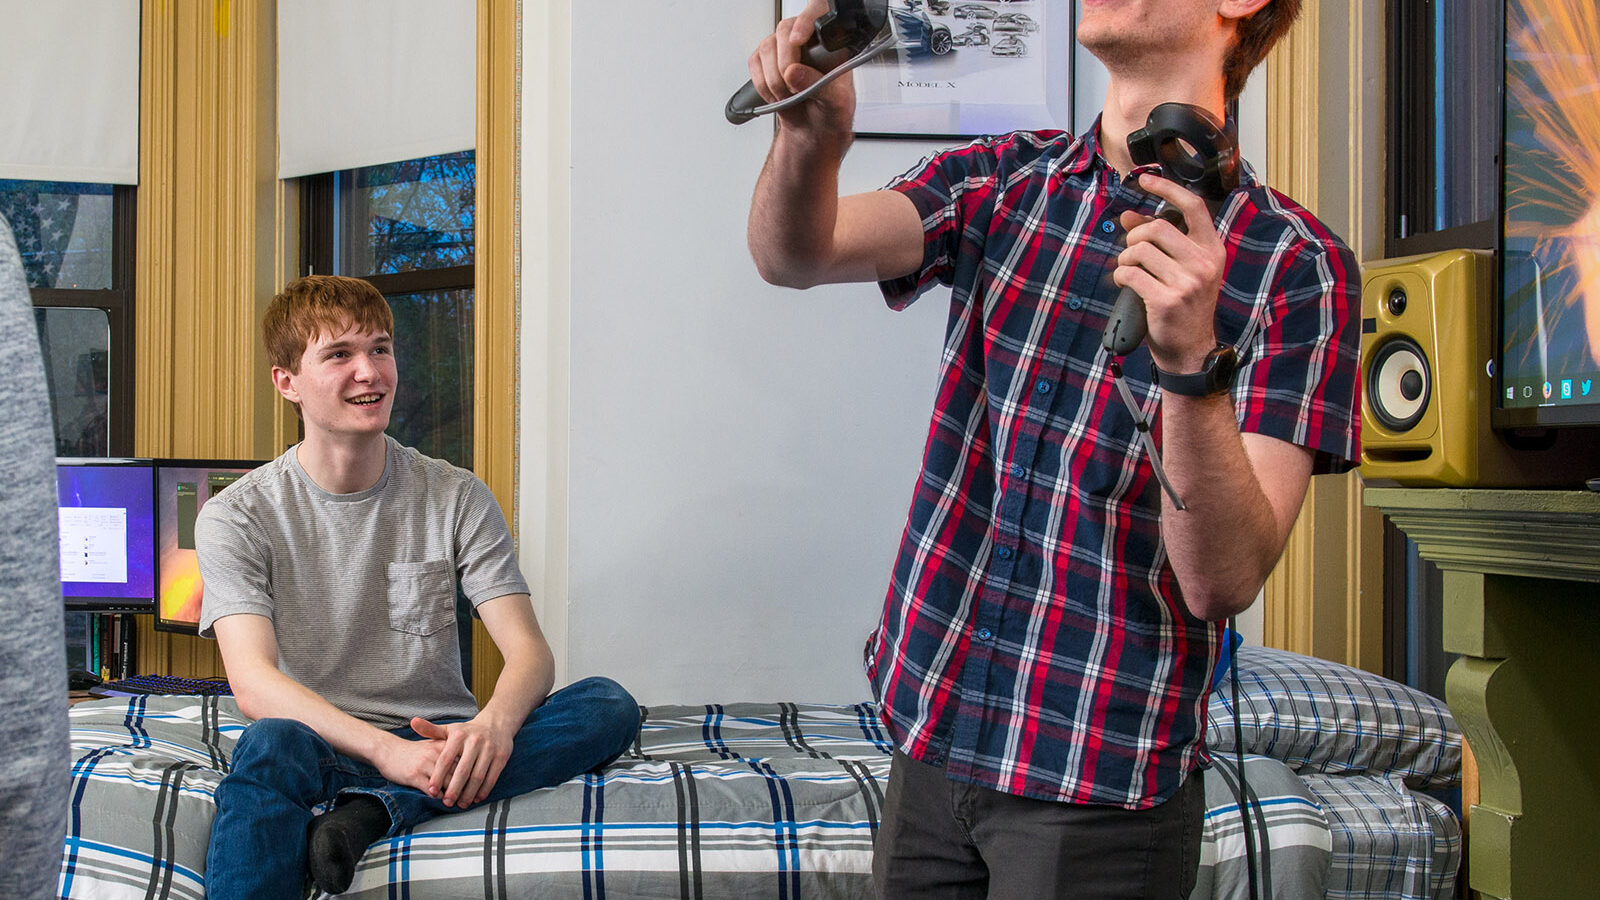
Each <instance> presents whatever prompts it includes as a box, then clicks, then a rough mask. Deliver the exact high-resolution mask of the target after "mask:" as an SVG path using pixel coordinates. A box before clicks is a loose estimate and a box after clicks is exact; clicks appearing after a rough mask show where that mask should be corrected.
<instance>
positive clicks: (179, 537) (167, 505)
mask: <svg viewBox="0 0 1600 900" xmlns="http://www.w3.org/2000/svg"><path fill="white" fill-rule="evenodd" d="M258 465H260V463H257V462H250V461H240V460H232V461H223V460H158V461H157V465H156V477H155V481H156V505H157V511H158V513H159V515H158V518H159V521H160V523H161V535H160V541H161V543H160V551H159V553H160V556H159V558H160V563H161V564H160V572H161V590H160V593H159V594H158V596H157V602H156V627H157V628H159V629H161V630H163V631H177V632H183V633H187V634H194V633H196V632H197V631H198V629H199V625H200V602H201V599H202V598H203V597H204V594H205V585H204V584H203V583H202V582H201V580H200V560H199V556H198V555H197V554H196V553H195V542H194V523H195V518H196V517H197V516H198V515H199V514H200V510H201V509H203V508H204V507H205V505H206V503H207V502H209V501H210V500H211V498H212V497H215V496H216V495H217V494H218V493H219V492H220V491H222V489H223V488H225V487H227V486H228V485H230V484H233V483H234V482H235V481H238V480H239V479H240V478H241V477H242V476H243V475H244V474H245V473H246V472H249V471H250V470H251V469H253V468H255V467H256V466H258Z"/></svg>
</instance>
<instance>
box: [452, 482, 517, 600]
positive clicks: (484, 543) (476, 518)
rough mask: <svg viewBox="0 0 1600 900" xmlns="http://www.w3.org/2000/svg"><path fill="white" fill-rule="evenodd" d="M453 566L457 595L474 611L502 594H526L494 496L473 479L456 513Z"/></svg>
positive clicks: (508, 533) (468, 483) (487, 487)
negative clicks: (456, 574) (458, 581)
mask: <svg viewBox="0 0 1600 900" xmlns="http://www.w3.org/2000/svg"><path fill="white" fill-rule="evenodd" d="M456 564H457V567H458V569H459V575H460V579H461V592H462V593H463V594H465V595H466V598H467V600H468V601H470V602H471V603H472V605H473V606H474V607H476V606H477V605H478V604H480V603H483V602H484V601H486V600H493V599H494V598H496V597H503V596H505V595H506V594H526V593H529V590H528V582H527V580H526V579H524V578H523V577H522V570H521V568H520V567H519V566H518V565H517V555H516V548H515V546H514V544H513V543H512V540H511V529H510V528H508V527H507V526H506V517H505V515H504V514H503V513H501V511H500V504H499V503H498V502H496V500H495V498H494V492H493V491H491V490H489V486H488V485H486V484H484V483H483V481H482V480H481V479H479V478H477V477H476V476H471V477H469V479H468V480H467V482H466V490H465V492H464V494H463V497H462V502H461V506H460V508H459V509H458V512H457V519H456Z"/></svg>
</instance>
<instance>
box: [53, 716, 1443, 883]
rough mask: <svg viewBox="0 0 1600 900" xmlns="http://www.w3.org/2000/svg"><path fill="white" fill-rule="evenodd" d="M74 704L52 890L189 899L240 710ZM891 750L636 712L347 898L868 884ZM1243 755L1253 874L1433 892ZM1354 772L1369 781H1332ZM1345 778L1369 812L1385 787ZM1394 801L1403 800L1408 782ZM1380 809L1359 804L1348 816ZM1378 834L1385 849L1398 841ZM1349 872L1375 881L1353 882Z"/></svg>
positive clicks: (1237, 860) (1223, 844)
mask: <svg viewBox="0 0 1600 900" xmlns="http://www.w3.org/2000/svg"><path fill="white" fill-rule="evenodd" d="M71 718H72V745H73V755H74V762H73V767H72V775H73V780H72V797H73V804H72V814H71V820H70V822H69V830H68V835H67V840H66V843H65V845H64V846H63V851H62V852H63V855H62V868H61V876H60V882H59V884H60V895H61V896H62V897H75V898H76V897H83V898H88V897H94V898H118V897H139V898H166V897H171V898H196V900H198V898H201V897H202V896H203V891H202V873H203V871H204V866H205V851H206V841H207V837H208V835H209V832H210V825H211V818H212V812H213V807H212V795H213V792H214V790H215V789H216V786H217V783H218V782H219V781H220V780H221V778H222V776H223V775H224V774H225V772H226V770H227V762H228V759H229V757H230V754H231V751H232V746H233V742H234V740H235V739H236V738H237V737H238V735H239V733H240V732H241V731H242V730H243V728H244V726H245V724H246V720H245V719H244V718H243V717H242V716H240V714H239V712H238V708H237V707H236V706H235V705H234V703H233V701H232V700H231V699H230V698H212V697H207V698H200V697H138V698H133V699H106V700H100V701H93V702H88V703H81V704H79V705H77V706H75V707H74V708H73V709H72V713H71ZM889 753H890V745H889V743H888V739H887V735H886V734H885V733H884V732H883V730H882V728H881V727H880V726H879V723H878V720H877V718H876V717H875V715H874V714H873V712H872V708H871V707H870V706H868V705H865V704H858V705H854V706H823V705H812V704H799V703H739V704H727V705H709V706H698V707H687V706H674V707H659V708H654V709H649V710H647V711H646V716H645V720H644V724H643V726H642V728H641V730H640V734H639V739H638V741H637V743H636V744H635V745H634V747H633V748H632V749H631V750H630V751H629V753H628V754H626V755H625V756H624V757H623V758H622V759H621V760H619V761H618V762H617V763H615V764H613V765H612V766H610V767H608V768H607V769H605V770H604V771H603V772H601V773H599V774H596V775H589V776H585V777H583V778H580V779H574V780H573V781H569V782H567V783H565V784H562V785H558V786H555V787H551V788H546V789H544V790H540V791H535V792H533V793H531V794H527V795H524V796H522V797H518V798H515V799H513V800H509V801H505V802H500V803H494V804H488V805H485V806H482V807H479V808H477V809H473V810H468V811H465V812H460V813H454V814H451V815H448V816H441V817H439V818H437V819H434V820H432V821H430V822H428V823H426V824H424V825H422V826H420V827H418V828H416V829H414V830H412V831H410V832H408V833H406V834H402V835H400V836H398V837H395V838H392V839H388V840H384V841H380V842H379V843H377V844H375V845H373V847H372V848H371V849H370V850H368V852H367V854H366V856H365V857H364V858H363V859H362V861H361V865H360V868H359V870H358V872H357V874H356V880H355V883H354V884H353V885H352V887H351V892H350V894H348V895H347V896H355V897H364V898H379V897H391V896H396V897H398V896H406V897H413V898H428V897H464V896H471V897H485V898H498V897H508V898H509V897H528V896H540V897H582V898H604V897H615V898H638V897H649V898H702V897H704V898H724V897H726V898H763V897H772V898H783V900H806V898H855V897H871V896H872V885H871V879H870V874H869V873H870V871H871V860H872V840H873V837H874V834H875V833H876V831H877V827H878V815H879V810H880V809H881V807H882V801H883V786H884V784H885V783H886V782H887V778H888V770H889ZM1246 767H1247V768H1246V772H1247V775H1248V779H1249V787H1250V789H1251V792H1252V794H1254V797H1255V804H1254V805H1255V806H1256V807H1258V808H1259V809H1260V810H1261V814H1262V818H1264V820H1265V825H1266V827H1265V829H1264V830H1263V829H1259V828H1258V830H1257V831H1256V832H1255V837H1256V846H1257V847H1258V848H1260V847H1269V848H1270V854H1269V855H1266V857H1265V858H1266V859H1267V860H1268V863H1267V871H1266V872H1265V873H1264V874H1265V875H1266V877H1269V878H1270V879H1271V880H1272V883H1273V884H1274V885H1276V890H1277V891H1278V895H1280V896H1305V895H1306V894H1305V893H1303V891H1305V890H1311V891H1314V892H1315V891H1317V889H1318V886H1320V885H1323V884H1328V885H1329V886H1330V887H1331V886H1332V885H1334V884H1338V885H1339V886H1340V892H1339V893H1338V894H1337V896H1338V897H1340V898H1345V897H1357V896H1361V897H1395V898H1410V897H1419V898H1420V897H1426V896H1437V895H1435V894H1432V893H1431V892H1428V893H1413V892H1408V891H1407V890H1394V889H1393V888H1394V886H1395V885H1397V884H1403V885H1415V884H1419V883H1420V884H1421V885H1423V886H1424V887H1427V886H1430V885H1431V883H1430V880H1429V876H1428V872H1427V871H1424V872H1423V873H1422V875H1421V880H1420V882H1419V881H1418V877H1417V876H1418V873H1417V871H1416V870H1417V868H1418V860H1419V859H1425V860H1433V859H1434V857H1435V854H1436V847H1435V840H1436V838H1435V836H1434V835H1432V834H1429V833H1425V831H1426V830H1425V829H1415V828H1413V829H1410V830H1407V831H1405V832H1403V833H1401V834H1400V837H1401V839H1403V840H1404V841H1406V842H1407V843H1404V844H1402V845H1401V846H1400V860H1399V864H1400V865H1401V866H1402V867H1404V866H1407V865H1409V866H1410V867H1411V868H1410V869H1409V870H1405V869H1404V868H1402V871H1401V874H1400V877H1391V876H1390V875H1386V874H1384V872H1381V871H1380V872H1378V873H1376V874H1374V873H1371V872H1367V871H1365V870H1366V869H1369V868H1373V867H1378V868H1380V869H1384V870H1385V871H1387V869H1388V867H1390V866H1391V865H1392V864H1393V861H1392V860H1391V859H1389V858H1386V857H1385V858H1374V859H1371V860H1360V859H1356V858H1354V857H1355V856H1357V855H1359V853H1360V851H1359V850H1352V849H1351V848H1352V847H1353V846H1354V845H1353V844H1351V843H1350V842H1349V841H1348V840H1344V841H1343V842H1341V839H1339V838H1336V837H1335V836H1334V835H1333V834H1331V833H1330V830H1329V822H1330V821H1334V820H1336V818H1337V817H1336V816H1333V815H1325V814H1324V812H1323V809H1322V804H1321V803H1319V802H1318V799H1316V798H1315V797H1314V796H1313V795H1312V794H1311V793H1310V792H1309V791H1307V790H1306V788H1305V785H1304V783H1303V782H1300V781H1299V780H1298V779H1297V778H1295V776H1293V774H1292V773H1291V772H1289V770H1288V769H1287V768H1286V767H1283V766H1282V764H1281V763H1279V762H1278V761H1276V760H1272V759H1268V758H1266V757H1246ZM1234 769H1235V767H1233V766H1231V760H1230V761H1229V764H1223V763H1219V765H1218V766H1217V768H1215V769H1212V770H1210V771H1208V772H1207V773H1206V799H1207V806H1208V813H1207V825H1206V831H1205V845H1204V846H1203V847H1202V872H1201V876H1202V877H1201V889H1198V890H1197V892H1196V895H1195V896H1196V897H1231V896H1245V894H1244V883H1243V880H1242V879H1243V872H1244V868H1245V867H1244V841H1243V828H1242V819H1241V818H1240V816H1239V811H1238V810H1239V803H1238V795H1237V794H1236V793H1235V790H1234V785H1235V781H1236V779H1235V778H1234V777H1233V776H1232V774H1231V773H1233V772H1234ZM1277 769H1281V770H1282V772H1281V773H1278V774H1274V773H1275V772H1277ZM1353 778H1367V776H1352V777H1350V778H1330V779H1327V780H1329V781H1335V782H1338V783H1340V784H1341V785H1346V784H1348V783H1349V782H1350V781H1351V780H1352V779H1353ZM1368 780H1371V781H1374V782H1382V784H1383V786H1384V790H1385V791H1387V792H1388V793H1391V794H1392V793H1393V792H1394V791H1395V788H1394V786H1393V785H1390V784H1389V783H1388V782H1384V781H1383V779H1377V778H1369V779H1368ZM1351 790H1353V791H1354V793H1352V794H1350V796H1352V797H1359V798H1360V802H1361V803H1362V804H1363V805H1364V806H1370V805H1371V804H1373V803H1380V802H1381V801H1382V797H1381V796H1380V794H1382V793H1384V791H1378V790H1376V788H1371V787H1369V788H1364V789H1354V788H1352V789H1351ZM1399 790H1402V791H1403V790H1404V787H1403V785H1402V786H1400V788H1399ZM1324 793H1325V795H1326V796H1327V797H1329V798H1334V797H1335V793H1336V792H1335V791H1333V790H1331V789H1328V790H1326V791H1325V792H1324ZM1408 802H1410V803H1411V808H1410V809H1409V812H1408V814H1414V812H1415V806H1416V801H1415V799H1414V796H1413V798H1412V799H1410V800H1409V801H1408ZM1382 815H1383V813H1382V810H1381V809H1379V808H1373V809H1366V810H1364V811H1363V813H1362V816H1363V819H1362V821H1363V823H1364V824H1363V827H1364V828H1367V829H1369V830H1370V829H1372V828H1373V825H1372V823H1374V822H1377V821H1380V820H1381V818H1382ZM1408 821H1409V820H1408ZM1450 821H1451V822H1453V820H1450ZM1368 840H1371V838H1370V837H1369V838H1368ZM1455 840H1456V843H1455V845H1454V846H1455V851H1456V853H1457V857H1459V837H1456V838H1455ZM1382 841H1384V842H1385V843H1387V845H1388V846H1390V847H1394V846H1396V839H1395V837H1394V836H1393V835H1384V836H1383V837H1382ZM1374 843H1376V842H1375V841H1374ZM1331 847H1343V848H1345V849H1346V858H1345V860H1344V864H1345V865H1347V866H1352V867H1354V869H1356V870H1360V871H1352V872H1346V873H1342V874H1341V873H1340V872H1339V871H1337V870H1336V871H1334V872H1331V873H1330V871H1329V868H1328V865H1329V862H1328V861H1329V849H1330V848H1331ZM1335 863H1336V865H1337V864H1338V863H1339V859H1338V857H1337V856H1335ZM1363 864H1364V865H1363ZM1422 868H1423V869H1427V866H1426V865H1424V866H1422ZM1450 872H1451V876H1452V883H1453V874H1454V867H1453V866H1451V869H1450ZM1358 884H1359V885H1377V886H1382V888H1383V890H1382V891H1378V892H1372V893H1357V892H1355V891H1353V890H1351V888H1352V887H1354V886H1355V885H1358ZM1285 890H1287V891H1289V892H1288V893H1284V891H1285ZM1311 895H1313V896H1314V895H1315V893H1313V894H1311ZM1330 896H1332V894H1330Z"/></svg>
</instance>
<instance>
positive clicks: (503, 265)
mask: <svg viewBox="0 0 1600 900" xmlns="http://www.w3.org/2000/svg"><path fill="white" fill-rule="evenodd" d="M521 24H522V16H521V7H520V4H519V3H518V0H478V77H477V83H478V113H477V119H478V125H477V156H476V158H477V226H476V227H477V240H478V246H477V252H476V255H475V271H476V276H475V280H474V283H473V322H472V324H473V335H474V351H473V379H472V382H473V388H472V390H473V398H472V399H473V416H472V448H473V449H472V468H473V470H474V471H475V472H476V473H477V474H478V477H480V478H482V479H483V480H484V483H486V484H487V485H488V486H489V489H490V490H491V491H493V492H494V495H495V497H496V498H497V499H498V500H499V501H500V508H501V509H502V510H504V511H505V513H506V519H507V521H508V522H510V523H511V526H512V530H513V532H515V530H516V526H517V518H516V508H515V498H516V489H517V468H516V462H517V401H516V398H517V356H516V348H517V324H518V323H517V306H518V301H519V292H518V284H519V279H518V276H517V272H518V269H519V268H520V264H521V260H520V259H519V258H518V257H517V241H516V235H517V227H518V221H517V219H518V209H519V206H520V200H521V198H520V194H519V191H518V176H517V169H518V162H519V160H518V157H517V133H518V131H519V128H520V123H519V120H518V110H519V97H518V92H519V85H518V80H517V64H518V59H517V48H518V45H519V43H520V40H521ZM472 660H473V663H472V683H473V687H474V692H475V693H476V694H477V696H478V701H479V702H480V703H483V702H487V700H488V699H489V697H490V696H491V695H492V694H493V691H494V682H495V679H497V678H498V677H499V676H500V670H501V668H503V666H504V665H505V661H504V659H503V658H502V657H501V656H500V653H499V651H498V650H497V649H496V648H495V645H494V642H493V641H492V640H490V639H489V636H488V632H487V631H486V630H485V629H484V627H483V623H482V622H480V621H477V620H474V622H473V650H472Z"/></svg>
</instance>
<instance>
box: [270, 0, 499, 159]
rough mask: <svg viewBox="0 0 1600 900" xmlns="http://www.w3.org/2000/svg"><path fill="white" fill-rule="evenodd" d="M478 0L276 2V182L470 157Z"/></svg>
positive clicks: (472, 129)
mask: <svg viewBox="0 0 1600 900" xmlns="http://www.w3.org/2000/svg"><path fill="white" fill-rule="evenodd" d="M476 16H477V10H476V4H475V3H474V2H473V0H278V177H280V178H294V177H296V176H300V175H311V174H315V173H318V172H333V171H337V170H339V169H351V168H355V167H357V166H371V165H376V164H378V163H386V162H395V161H397V160H402V159H414V158H416V157H419V156H431V155H433V154H436V153H453V152H456V151H459V150H471V149H473V146H474V142H475V141H474V137H475V132H474V122H475V120H476V104H475V101H476V97H477V94H476V89H475V78H476V72H477V65H476V57H475V48H476V45H477V17H476Z"/></svg>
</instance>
